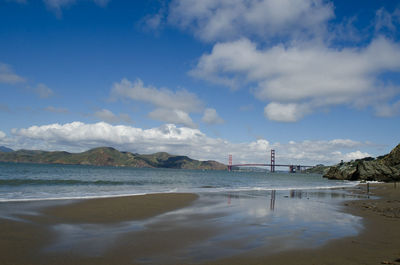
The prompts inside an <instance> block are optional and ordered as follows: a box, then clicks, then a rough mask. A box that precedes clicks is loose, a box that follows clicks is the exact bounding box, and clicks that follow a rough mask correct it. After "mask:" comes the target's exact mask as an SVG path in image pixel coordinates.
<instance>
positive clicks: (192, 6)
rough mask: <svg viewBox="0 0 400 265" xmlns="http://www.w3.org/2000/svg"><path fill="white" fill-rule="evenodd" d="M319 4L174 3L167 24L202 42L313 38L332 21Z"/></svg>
mask: <svg viewBox="0 0 400 265" xmlns="http://www.w3.org/2000/svg"><path fill="white" fill-rule="evenodd" d="M333 17H334V14H333V6H332V4H330V3H328V2H326V1H322V0H219V1H215V0H202V1H197V0H174V1H172V2H171V4H170V8H169V15H168V22H169V23H170V24H172V25H176V26H178V27H180V28H181V29H184V30H189V31H192V32H193V33H194V35H195V36H196V37H198V38H200V39H202V40H205V41H220V40H232V39H237V38H238V37H243V36H247V37H251V36H257V37H261V38H269V37H275V36H288V35H289V36H293V35H314V34H316V33H319V32H321V31H323V30H324V23H325V22H326V21H327V20H329V19H330V18H333Z"/></svg>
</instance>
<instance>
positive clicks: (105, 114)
mask: <svg viewBox="0 0 400 265" xmlns="http://www.w3.org/2000/svg"><path fill="white" fill-rule="evenodd" d="M93 116H94V117H96V118H97V119H99V120H102V121H105V122H108V123H112V124H113V123H121V122H126V123H132V119H131V118H130V116H129V115H128V114H125V113H121V114H119V115H115V114H114V113H113V112H111V111H110V110H108V109H101V110H98V111H96V112H95V113H94V114H93Z"/></svg>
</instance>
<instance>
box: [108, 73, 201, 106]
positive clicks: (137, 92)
mask: <svg viewBox="0 0 400 265" xmlns="http://www.w3.org/2000/svg"><path fill="white" fill-rule="evenodd" d="M111 94H112V96H113V97H115V98H128V99H132V100H137V101H143V102H147V103H150V104H152V105H154V106H156V107H158V108H164V109H178V110H182V111H185V112H193V111H199V110H201V109H202V102H201V101H200V100H199V99H198V98H197V96H196V95H195V94H193V93H191V92H188V91H187V90H179V91H176V92H173V91H171V90H169V89H166V88H160V89H158V88H156V87H153V86H145V85H144V83H143V81H142V80H140V79H136V81H135V82H133V83H132V82H131V81H129V80H128V79H126V78H124V79H122V80H121V82H119V83H114V85H113V87H112V90H111Z"/></svg>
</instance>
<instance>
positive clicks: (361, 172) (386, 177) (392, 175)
mask: <svg viewBox="0 0 400 265" xmlns="http://www.w3.org/2000/svg"><path fill="white" fill-rule="evenodd" d="M324 177H325V178H328V179H341V180H365V181H384V182H391V181H399V180H400V144H399V145H397V146H396V147H395V148H394V149H393V150H392V151H391V152H390V153H389V154H388V155H385V156H381V157H380V158H377V159H371V158H366V159H358V160H356V161H352V162H347V163H342V162H341V163H339V164H338V165H336V166H332V167H330V168H329V170H328V172H327V173H326V174H325V175H324Z"/></svg>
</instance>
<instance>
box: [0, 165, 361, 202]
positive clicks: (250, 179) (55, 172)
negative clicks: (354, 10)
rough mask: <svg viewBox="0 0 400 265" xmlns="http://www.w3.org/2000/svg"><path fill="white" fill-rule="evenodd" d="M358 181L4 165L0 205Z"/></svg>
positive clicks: (312, 187) (344, 184) (308, 187)
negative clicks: (16, 202)
mask: <svg viewBox="0 0 400 265" xmlns="http://www.w3.org/2000/svg"><path fill="white" fill-rule="evenodd" d="M356 184H357V182H348V181H337V180H328V179H324V178H322V177H321V175H317V174H301V173H295V174H293V173H285V172H276V173H269V172H240V171H232V172H228V171H201V170H184V169H153V168H140V169H137V168H124V167H97V166H84V165H45V164H25V163H0V201H2V202H6V201H33V200H56V199H82V198H100V197H115V196H126V195H141V194H151V193H170V192H179V193H181V192H189V193H216V192H238V191H242V192H243V191H271V190H276V191H285V190H319V189H329V188H339V187H350V186H354V185H356Z"/></svg>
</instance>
